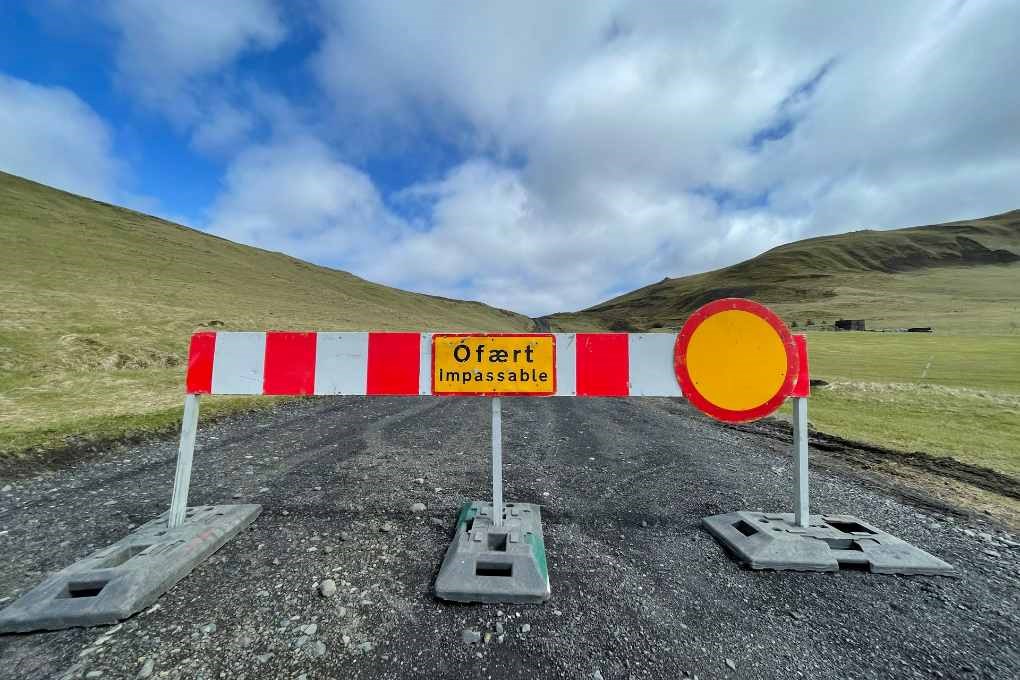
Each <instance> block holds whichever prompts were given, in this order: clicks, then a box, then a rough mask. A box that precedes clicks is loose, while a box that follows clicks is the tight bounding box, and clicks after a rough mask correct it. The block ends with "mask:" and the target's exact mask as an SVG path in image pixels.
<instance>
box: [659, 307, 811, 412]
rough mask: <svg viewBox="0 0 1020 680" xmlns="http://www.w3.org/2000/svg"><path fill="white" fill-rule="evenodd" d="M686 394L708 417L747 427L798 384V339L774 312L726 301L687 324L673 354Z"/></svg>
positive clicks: (695, 314) (681, 331)
mask: <svg viewBox="0 0 1020 680" xmlns="http://www.w3.org/2000/svg"><path fill="white" fill-rule="evenodd" d="M674 365H675V367H676V374H677V379H678V380H679V381H680V387H681V389H682V390H683V394H684V396H685V397H686V398H687V399H688V401H690V402H691V403H692V404H693V405H694V406H696V407H697V408H698V409H700V410H701V411H703V412H705V413H706V414H708V415H710V416H712V417H713V418H716V419H717V420H722V421H724V422H727V423H746V422H749V421H752V420H757V419H759V418H764V417H765V416H767V415H769V414H771V413H773V412H775V411H776V409H778V408H779V407H780V406H781V405H782V403H783V400H784V399H786V397H788V396H789V395H790V393H791V391H792V389H793V386H794V384H795V383H796V380H797V371H798V366H799V362H798V361H797V348H796V345H795V344H794V340H793V336H792V335H791V334H790V331H789V330H788V329H787V328H786V325H785V324H784V323H783V322H782V320H781V319H780V318H779V317H778V316H776V315H775V313H774V312H772V310H770V309H769V308H768V307H765V306H764V305H761V304H759V303H757V302H754V301H752V300H745V299H742V298H725V299H722V300H715V301H714V302H710V303H708V304H707V305H704V306H703V307H701V308H700V309H698V311H696V312H695V313H694V314H693V315H691V318H689V319H688V320H687V323H685V324H684V326H683V328H682V329H681V330H680V334H679V335H678V336H677V340H676V349H675V352H674Z"/></svg>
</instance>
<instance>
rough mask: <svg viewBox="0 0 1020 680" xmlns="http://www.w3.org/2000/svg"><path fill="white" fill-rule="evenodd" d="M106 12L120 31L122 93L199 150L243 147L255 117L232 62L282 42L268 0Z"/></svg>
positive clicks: (135, 6) (116, 7)
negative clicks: (157, 114)
mask: <svg viewBox="0 0 1020 680" xmlns="http://www.w3.org/2000/svg"><path fill="white" fill-rule="evenodd" d="M105 12H106V14H105V16H106V19H107V21H108V22H109V23H110V24H111V25H112V26H113V28H114V30H115V31H116V33H117V34H118V36H119V39H118V43H117V50H116V69H117V76H118V79H119V81H120V83H121V85H122V86H123V87H124V88H126V90H127V91H129V92H131V93H132V94H134V95H135V96H136V97H138V98H139V99H140V100H141V101H142V102H143V103H144V104H145V105H146V106H148V107H150V108H151V109H153V110H156V111H159V112H160V113H162V114H163V115H165V116H167V117H168V118H169V119H170V120H171V121H173V122H174V123H175V124H176V125H177V126H178V127H179V128H181V129H182V130H185V131H188V132H190V133H191V134H192V144H193V146H194V147H195V148H196V149H198V150H199V151H202V152H204V153H209V154H215V153H220V152H224V151H233V150H236V149H237V148H239V147H240V146H242V145H243V144H244V142H245V141H246V139H247V137H248V136H249V135H250V134H251V133H252V131H253V129H254V128H255V125H256V115H255V113H254V112H253V111H251V110H250V109H249V106H250V97H249V94H250V88H248V87H246V84H245V82H244V81H243V79H241V78H240V77H239V75H238V74H237V73H236V70H235V68H234V67H235V66H236V64H237V62H238V61H239V60H240V59H241V58H243V57H244V56H246V55H249V54H253V53H258V52H262V51H267V50H272V49H274V48H275V47H277V46H278V45H280V43H281V42H283V40H284V39H285V37H286V35H287V30H286V26H285V24H284V22H283V19H282V17H281V13H280V11H279V9H278V7H277V6H276V5H275V4H274V3H273V2H271V0H231V1H230V2H177V3H174V2H145V1H143V0H116V1H115V2H112V3H111V4H110V5H109V6H108V7H106V9H105Z"/></svg>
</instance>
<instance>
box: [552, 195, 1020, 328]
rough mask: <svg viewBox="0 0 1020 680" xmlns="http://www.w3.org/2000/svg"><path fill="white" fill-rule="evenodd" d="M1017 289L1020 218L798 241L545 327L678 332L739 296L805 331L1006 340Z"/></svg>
mask: <svg viewBox="0 0 1020 680" xmlns="http://www.w3.org/2000/svg"><path fill="white" fill-rule="evenodd" d="M1018 281H1020V210H1016V211H1013V212H1010V213H1005V214H1003V215H997V216H993V217H988V218H985V219H981V220H970V221H964V222H954V223H952V224H945V225H935V226H929V227H913V228H910V229H897V230H893V231H870V230H868V231H856V232H851V233H849V234H841V235H838V236H825V237H820V238H814V239H808V240H805V241H797V242H796V243H790V244H787V245H784V246H780V247H778V248H774V249H773V250H770V251H768V252H766V253H763V254H762V255H759V256H758V257H755V258H752V259H750V260H747V261H745V262H741V263H740V264H736V265H733V266H732V267H726V268H725V269H719V270H716V271H712V272H706V273H704V274H695V275H693V276H685V277H681V278H676V279H665V280H663V281H660V282H659V283H654V284H652V285H649V286H645V287H644V288H639V289H638V290H635V291H631V292H630V293H626V294H624V295H621V296H619V297H617V298H614V299H612V300H608V301H606V302H603V303H601V304H598V305H595V306H594V307H590V308H588V309H586V310H583V311H581V312H575V313H567V314H554V315H552V316H551V317H549V320H550V323H551V324H552V326H553V328H579V327H588V328H612V327H618V328H620V329H621V330H622V329H634V330H648V329H656V328H678V327H679V326H681V325H682V324H683V322H684V320H685V319H686V318H687V316H688V315H689V314H690V313H691V312H692V311H694V310H695V309H697V308H698V307H700V306H701V305H702V304H704V303H706V302H708V301H710V300H714V299H716V298H720V297H731V296H733V297H749V298H753V299H755V300H758V301H760V302H762V303H764V304H767V305H769V306H770V307H772V308H773V309H775V310H776V311H777V312H778V313H779V314H780V315H781V316H783V317H784V319H786V320H787V322H788V323H794V322H796V323H797V324H798V325H800V326H803V325H804V323H805V322H806V321H808V320H810V321H812V322H813V323H814V324H815V325H817V324H818V323H819V322H821V321H824V322H826V323H827V324H828V325H830V326H831V324H832V321H833V320H835V319H837V318H853V319H861V318H863V319H867V320H868V323H869V327H871V328H898V327H904V326H929V325H930V326H935V327H937V328H938V329H939V330H940V331H947V330H948V331H954V332H963V331H966V332H968V333H980V334H1000V333H1009V332H1012V331H1016V330H1017V329H1018V327H1020V294H1018V291H1017V287H1018V286H1017V282H1018Z"/></svg>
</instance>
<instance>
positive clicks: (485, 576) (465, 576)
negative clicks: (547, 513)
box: [436, 501, 550, 602]
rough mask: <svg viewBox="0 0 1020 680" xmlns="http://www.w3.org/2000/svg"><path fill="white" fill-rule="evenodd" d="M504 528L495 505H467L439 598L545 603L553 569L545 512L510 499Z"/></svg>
mask: <svg viewBox="0 0 1020 680" xmlns="http://www.w3.org/2000/svg"><path fill="white" fill-rule="evenodd" d="M503 517H504V519H503V526H502V527H499V528H497V527H494V526H493V525H492V519H493V518H492V503H485V502H481V501H476V502H474V503H467V504H465V505H464V506H463V507H462V508H461V509H460V514H459V515H458V516H457V528H456V531H455V533H454V537H453V541H452V542H451V543H450V547H449V548H448V549H447V551H446V558H445V559H444V560H443V566H442V567H441V568H440V569H439V575H438V576H437V577H436V596H437V597H439V598H441V599H444V600H453V601H455V602H545V601H546V600H548V599H549V594H550V590H549V570H548V568H547V566H546V561H545V542H544V540H543V537H542V511H541V508H540V506H538V505H532V504H530V503H507V504H506V506H505V507H504V510H503Z"/></svg>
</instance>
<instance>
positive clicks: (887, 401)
mask: <svg viewBox="0 0 1020 680" xmlns="http://www.w3.org/2000/svg"><path fill="white" fill-rule="evenodd" d="M1017 260H1020V211H1013V212H1011V213H1006V214H1004V215H997V216H994V217H990V218H986V219H982V220H972V221H965V222H957V223H953V224H947V225H936V226H930V227H915V228H911V229H899V230H895V231H880V232H875V231H859V232H853V233H850V234H843V235H840V236H831V237H822V238H816V239H809V240H806V241H799V242H797V243H791V244H788V245H785V246H782V247H779V248H776V249H774V250H771V251H769V252H767V253H764V254H763V255H760V256H758V257H756V258H753V259H751V260H748V261H746V262H742V263H740V264H738V265H735V266H733V267H728V268H726V269H721V270H718V271H714V272H708V273H705V274H698V275H695V276H688V277H683V278H678V279H667V280H665V281H662V282H660V283H656V284H653V285H651V286H646V287H644V288H641V289H639V290H636V291H633V292H630V293H627V294H625V295H622V296H620V297H617V298H615V299H613V300H609V301H607V302H605V303H602V304H600V305H596V306H594V307H591V308H589V309H587V310H584V311H582V312H576V313H572V314H557V315H553V316H552V317H550V319H549V320H550V323H551V325H552V327H553V328H558V329H596V330H605V329H608V328H617V329H635V330H648V329H664V330H665V329H675V328H677V327H679V326H680V325H682V324H683V321H684V320H685V319H686V318H687V316H688V315H689V314H690V312H691V311H693V310H694V309H696V308H697V307H698V306H700V305H701V304H704V303H705V302H707V301H709V300H712V299H715V298H718V297H725V296H730V295H738V296H743V297H751V298H754V299H757V300H759V301H761V302H764V303H766V304H768V305H769V306H770V307H772V308H773V309H775V310H776V311H777V312H778V313H779V314H780V315H781V316H783V317H784V319H785V320H786V321H787V323H789V324H791V325H796V326H797V327H799V328H804V327H805V325H806V323H807V322H808V321H809V320H810V321H811V322H812V323H811V327H812V328H821V327H823V326H827V327H829V328H831V324H832V321H833V320H835V319H837V318H863V319H866V320H867V322H868V326H869V327H870V328H902V327H908V326H934V327H935V328H936V329H937V333H936V334H933V335H928V334H913V333H911V334H906V333H825V332H820V331H818V332H811V333H809V347H810V350H811V364H812V373H813V375H814V376H816V377H821V378H824V379H826V380H829V381H831V384H830V385H829V386H827V387H824V388H821V389H816V390H815V391H814V393H813V395H812V400H811V414H810V418H811V422H812V425H813V426H815V427H817V428H818V429H820V430H822V431H824V432H829V433H831V434H837V435H840V436H843V437H847V438H850V439H857V440H864V441H871V442H875V443H879V444H884V445H887V446H890V447H893V448H896V449H900V450H907V451H916V450H920V451H925V452H930V453H935V454H939V455H951V456H953V457H955V458H957V459H959V460H962V461H964V462H968V463H973V464H977V465H984V466H988V467H992V468H994V469H997V470H1000V471H1002V472H1006V473H1008V474H1011V475H1014V476H1016V477H1017V478H1018V479H1020V328H1018V327H1020V263H1018V262H1017ZM823 322H824V324H823ZM929 360H930V362H931V365H930V367H929V368H928V371H927V372H925V367H926V366H927V365H928V363H929ZM922 375H923V376H924V377H923V378H922Z"/></svg>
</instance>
